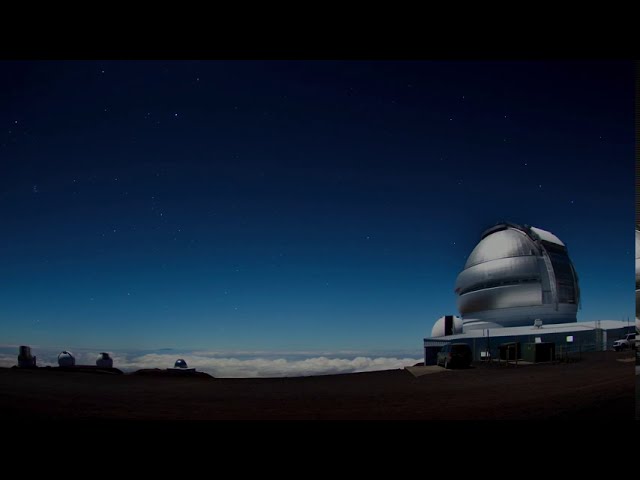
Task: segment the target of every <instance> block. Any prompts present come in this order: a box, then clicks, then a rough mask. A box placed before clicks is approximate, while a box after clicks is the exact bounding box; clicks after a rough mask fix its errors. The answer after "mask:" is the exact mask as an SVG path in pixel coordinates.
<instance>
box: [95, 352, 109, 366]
mask: <svg viewBox="0 0 640 480" xmlns="http://www.w3.org/2000/svg"><path fill="white" fill-rule="evenodd" d="M96 366H97V367H100V368H113V359H112V358H111V357H110V356H109V354H108V353H107V352H102V353H101V354H100V356H99V357H98V359H97V360H96Z"/></svg>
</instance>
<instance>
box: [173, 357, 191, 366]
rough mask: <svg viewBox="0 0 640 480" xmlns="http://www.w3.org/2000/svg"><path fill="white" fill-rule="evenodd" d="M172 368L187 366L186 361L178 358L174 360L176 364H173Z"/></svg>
mask: <svg viewBox="0 0 640 480" xmlns="http://www.w3.org/2000/svg"><path fill="white" fill-rule="evenodd" d="M174 368H188V367H187V362H185V361H184V360H183V359H181V358H179V359H178V360H176V364H175V365H174Z"/></svg>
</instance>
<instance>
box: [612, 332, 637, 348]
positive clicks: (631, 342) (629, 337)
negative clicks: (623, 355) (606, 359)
mask: <svg viewBox="0 0 640 480" xmlns="http://www.w3.org/2000/svg"><path fill="white" fill-rule="evenodd" d="M627 348H634V349H635V348H636V334H635V333H627V334H626V335H625V336H624V338H621V339H620V340H616V341H615V342H613V349H614V350H615V351H616V352H619V351H620V350H626V349H627Z"/></svg>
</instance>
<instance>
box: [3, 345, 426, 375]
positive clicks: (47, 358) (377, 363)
mask: <svg viewBox="0 0 640 480" xmlns="http://www.w3.org/2000/svg"><path fill="white" fill-rule="evenodd" d="M33 353H34V354H35V355H37V363H38V366H47V365H51V366H55V365H57V352H56V353H52V352H46V351H43V352H41V354H40V355H38V353H37V352H33ZM99 353H100V352H97V351H96V352H92V351H84V352H74V355H75V357H76V363H77V364H84V365H95V361H96V358H98V354H99ZM326 353H327V354H328V355H330V353H329V352H326ZM243 355H249V352H243ZM111 357H112V358H113V366H114V367H116V368H119V369H120V370H123V371H125V372H132V371H135V370H139V369H142V368H167V367H173V365H174V362H175V361H176V359H178V358H182V359H184V360H185V361H186V362H187V364H188V365H189V367H195V368H196V369H197V370H198V371H202V372H206V373H209V374H211V375H213V376H214V377H218V378H224V377H227V378H244V377H295V376H306V375H329V374H338V373H356V372H370V371H375V370H390V369H396V368H403V367H405V366H410V365H414V364H415V363H417V362H419V361H421V359H419V358H409V357H407V358H400V357H381V356H377V357H376V356H364V355H362V356H355V357H346V356H345V357H335V356H325V355H321V356H309V357H306V358H305V357H302V358H300V357H297V358H286V357H285V356H284V355H282V356H278V354H277V352H274V353H269V354H268V355H261V356H255V357H248V358H239V357H240V356H239V355H238V356H220V353H214V352H187V353H177V352H172V353H164V352H163V353H145V354H138V355H136V354H127V353H126V352H125V353H120V352H116V353H113V354H111ZM16 364H17V352H16V353H14V354H11V353H8V352H6V351H5V352H4V353H0V366H1V367H11V366H13V365H16Z"/></svg>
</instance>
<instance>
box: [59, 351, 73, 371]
mask: <svg viewBox="0 0 640 480" xmlns="http://www.w3.org/2000/svg"><path fill="white" fill-rule="evenodd" d="M58 366H60V367H75V366H76V359H75V358H74V356H73V354H72V353H71V352H67V351H66V350H64V351H62V352H60V354H59V355H58Z"/></svg>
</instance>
